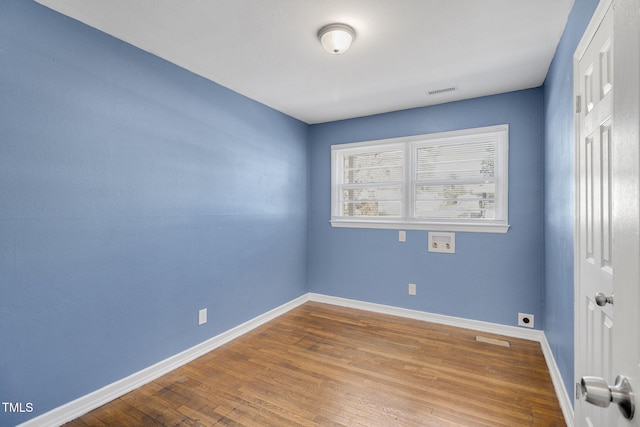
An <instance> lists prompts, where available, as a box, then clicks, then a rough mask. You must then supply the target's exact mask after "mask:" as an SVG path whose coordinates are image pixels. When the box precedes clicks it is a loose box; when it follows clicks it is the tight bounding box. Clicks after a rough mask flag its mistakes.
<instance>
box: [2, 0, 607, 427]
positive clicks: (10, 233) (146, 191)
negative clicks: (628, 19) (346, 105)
mask: <svg viewBox="0 0 640 427" xmlns="http://www.w3.org/2000/svg"><path fill="white" fill-rule="evenodd" d="M596 5H597V0H576V2H575V5H574V8H573V11H572V13H571V16H570V19H569V22H568V25H567V28H566V30H565V34H564V36H563V38H562V40H561V42H560V45H559V46H558V50H557V53H556V56H555V59H554V61H553V63H552V65H551V68H550V70H549V75H548V78H547V80H546V82H545V85H544V86H543V87H542V88H538V89H531V90H526V91H519V92H513V93H508V94H503V95H497V96H492V97H486V98H479V99H474V100H469V101H462V102H455V103H450V104H444V105H440V106H434V107H427V108H418V109H412V110H407V111H399V112H395V113H389V114H384V115H378V116H371V117H365V118H359V119H353V120H346V121H340V122H334V123H327V124H321V125H314V126H307V125H305V124H303V123H300V122H298V121H296V120H293V119H291V118H290V117H287V116H284V115H282V114H280V113H278V112H275V111H273V110H271V109H269V108H267V107H265V106H263V105H260V104H258V103H256V102H253V101H251V100H248V99H246V98H244V97H242V96H240V95H238V94H235V93H233V92H231V91H229V90H227V89H225V88H222V87H220V86H218V85H216V84H213V83H211V82H208V81H206V80H204V79H202V78H200V77H197V76H195V75H193V74H191V73H189V72H187V71H185V70H182V69H180V68H178V67H176V66H174V65H171V64H169V63H167V62H165V61H163V60H161V59H158V58H156V57H154V56H153V55H150V54H147V53H144V52H142V51H140V50H138V49H135V48H133V47H131V46H129V45H127V44H126V43H123V42H120V41H118V40H116V39H113V38H111V37H109V36H106V35H104V34H102V33H100V32H98V31H95V30H93V29H90V28H88V27H86V26H84V25H82V24H80V23H77V22H75V21H73V20H71V19H68V18H65V17H63V16H61V15H59V14H57V13H55V12H52V11H50V10H48V9H46V8H44V7H42V6H40V5H38V4H36V3H35V2H31V1H24V0H3V1H2V2H0V330H2V333H3V340H2V345H1V346H0V401H15V402H33V405H34V411H33V412H32V413H28V414H22V415H10V414H5V413H2V412H0V425H13V424H16V423H18V422H21V421H24V420H26V419H28V418H31V417H33V416H36V415H38V414H40V413H43V412H46V411H47V410H50V409H53V408H55V407H57V406H59V405H62V404H64V403H66V402H68V401H70V400H73V399H75V398H77V397H80V396H83V395H85V394H87V393H89V392H91V391H94V390H96V389H98V388H100V387H102V386H104V385H106V384H109V383H111V382H113V381H116V380H118V379H121V378H123V377H126V376H127V375H130V374H132V373H134V372H137V371H139V370H140V369H143V368H145V367H148V366H149V365H151V364H153V363H155V362H157V361H160V360H163V359H164V358H166V357H169V356H171V355H174V354H176V353H178V352H180V351H182V350H184V349H186V348H189V347H191V346H193V345H195V344H197V343H200V342H202V341H204V340H206V339H207V338H209V337H211V336H214V335H216V334H217V333H219V332H222V331H224V330H227V329H229V328H231V327H233V326H235V325H237V324H239V323H242V322H243V321H246V320H248V319H250V318H252V317H255V316H256V315H258V314H261V313H263V312H265V311H267V310H269V309H271V308H273V307H275V306H277V305H279V304H282V303H284V302H286V301H290V300H291V299H293V298H295V297H297V296H299V295H301V294H303V293H305V292H307V291H312V292H319V293H324V294H328V295H336V296H342V297H347V298H354V299H359V300H363V301H371V302H376V303H381V304H388V305H394V306H399V307H406V308H411V309H417V310H424V311H428V312H432V313H440V314H445V315H452V316H459V317H464V318H469V319H477V320H484V321H490V322H496V323H501V324H507V325H513V324H515V322H516V314H517V312H519V311H523V312H527V313H532V314H534V315H535V316H536V328H538V329H542V328H544V329H545V332H546V334H547V337H548V339H549V342H550V344H551V347H552V350H553V352H554V356H555V358H556V361H557V362H558V365H559V367H560V370H561V372H562V374H563V377H564V379H565V382H566V384H567V390H568V391H569V392H570V395H571V389H572V383H573V255H572V249H573V202H572V200H573V187H572V179H573V163H572V156H573V125H572V120H573V113H572V111H573V101H572V95H571V90H572V73H571V67H572V55H573V51H574V49H575V46H576V45H577V43H578V40H579V38H580V36H581V34H582V32H583V30H584V28H585V27H586V25H587V23H588V21H589V19H590V17H591V15H592V13H593V10H594V9H595V7H596ZM502 123H508V124H509V125H510V203H509V220H510V221H509V222H510V224H511V229H510V230H509V232H508V233H507V234H485V233H482V234H477V233H457V234H456V243H457V253H456V254H455V255H447V254H433V253H429V252H427V246H426V242H427V232H426V231H408V232H407V242H406V243H400V242H398V241H397V240H398V236H397V231H395V230H364V229H344V228H335V229H334V228H331V226H330V225H329V218H330V214H329V204H330V198H329V193H330V178H329V172H330V146H331V145H332V144H340V143H348V142H354V141H361V140H369V139H381V138H390V137H395V136H402V135H412V134H420V133H431V132H441V131H448V130H456V129H464V128H470V127H479V126H489V125H496V124H502ZM307 236H308V237H307ZM408 283H416V284H417V285H418V295H416V296H413V297H412V296H409V295H408V294H407V284H408ZM203 307H207V308H208V309H209V323H208V324H207V325H205V326H201V327H197V326H196V324H197V311H198V310H199V309H200V308H203ZM0 409H1V408H0Z"/></svg>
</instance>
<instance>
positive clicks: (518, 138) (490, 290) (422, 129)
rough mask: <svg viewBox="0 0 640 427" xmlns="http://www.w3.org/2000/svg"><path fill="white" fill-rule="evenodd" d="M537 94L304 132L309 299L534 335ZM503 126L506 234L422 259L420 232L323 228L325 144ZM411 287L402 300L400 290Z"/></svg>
mask: <svg viewBox="0 0 640 427" xmlns="http://www.w3.org/2000/svg"><path fill="white" fill-rule="evenodd" d="M542 112H543V96H542V89H540V88H538V89H531V90H526V91H519V92H512V93H507V94H503V95H497V96H491V97H485V98H478V99H473V100H469V101H461V102H454V103H449V104H444V105H438V106H433V107H426V108H417V109H412V110H406V111H399V112H394V113H389V114H383V115H377V116H371V117H364V118H358V119H352V120H345V121H340V122H333V123H327V124H320V125H314V126H312V127H311V132H310V152H311V165H310V166H311V202H310V216H309V230H310V231H309V235H310V247H309V255H310V258H309V286H310V290H311V291H312V292H317V293H321V294H327V295H334V296H339V297H345V298H353V299H356V300H362V301H369V302H374V303H380V304H387V305H393V306H398V307H405V308H409V309H416V310H423V311H427V312H431V313H438V314H444V315H450V316H457V317H464V318H468V319H475V320H482V321H488V322H496V323H501V324H506V325H515V324H517V314H518V312H524V313H530V314H534V315H535V319H536V327H537V328H542V327H543V322H542V320H543V319H542V317H543V316H542V313H543V308H542V303H543V289H544V284H543V281H544V271H543V267H544V253H543V250H544V239H543V233H544V230H543V218H542V215H543V194H542V191H543V176H542V170H543V142H544V141H543V136H544V135H543V134H544V122H543V115H542ZM503 123H506V124H509V126H510V128H509V223H510V224H511V229H510V230H509V232H508V233H506V234H492V233H456V253H455V254H453V255H452V254H436V253H431V252H428V251H427V232H426V231H407V242H406V243H400V242H398V232H397V231H396V230H371V229H349V228H332V227H331V225H330V224H329V219H330V200H331V199H330V191H331V185H330V183H331V179H330V170H331V156H330V148H331V145H332V144H342V143H348V142H356V141H364V140H373V139H383V138H390V137H397V136H407V135H416V134H422V133H434V132H442V131H450V130H457V129H466V128H474V127H481V126H490V125H498V124H503ZM409 283H415V284H416V285H417V289H418V291H417V295H416V296H409V295H408V293H407V285H408V284H409Z"/></svg>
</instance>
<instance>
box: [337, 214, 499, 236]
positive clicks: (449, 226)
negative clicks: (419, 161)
mask: <svg viewBox="0 0 640 427" xmlns="http://www.w3.org/2000/svg"><path fill="white" fill-rule="evenodd" d="M331 226H332V227H339V228H377V229H392V230H432V231H460V232H469V233H506V232H507V231H509V227H510V225H508V224H500V223H491V224H486V223H485V224H461V223H452V222H429V223H426V222H413V221H397V220H396V221H393V220H389V221H380V220H376V219H370V220H368V219H364V220H363V219H358V220H356V221H354V220H351V219H342V218H340V219H332V220H331Z"/></svg>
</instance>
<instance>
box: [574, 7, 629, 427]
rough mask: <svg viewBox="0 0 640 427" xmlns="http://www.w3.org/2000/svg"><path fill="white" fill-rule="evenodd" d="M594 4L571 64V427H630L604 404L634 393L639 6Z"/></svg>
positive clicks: (614, 406) (611, 406)
mask: <svg viewBox="0 0 640 427" xmlns="http://www.w3.org/2000/svg"><path fill="white" fill-rule="evenodd" d="M600 3H601V4H600V5H599V7H598V9H597V10H596V13H595V15H594V19H593V21H592V22H591V23H590V25H589V27H588V28H587V31H586V33H585V35H584V37H583V40H582V41H581V43H580V45H579V47H578V50H577V51H576V60H575V64H574V87H575V89H574V91H575V94H576V101H577V102H576V107H577V110H578V112H577V114H576V128H575V129H576V131H575V132H576V146H575V156H576V186H575V196H576V236H575V237H576V247H575V266H576V269H575V282H576V288H575V315H576V317H575V331H576V332H575V333H576V342H575V376H576V381H577V384H576V385H577V392H576V401H575V424H576V426H580V427H581V426H594V427H599V426H601V427H612V426H618V425H620V426H623V425H624V426H629V425H631V426H640V410H638V411H637V412H638V413H637V414H635V415H634V416H633V418H632V419H631V420H629V419H627V418H626V417H625V416H624V415H623V413H622V412H623V411H621V410H619V407H618V405H617V404H615V403H611V404H609V402H608V401H606V400H607V399H609V397H610V394H611V390H609V388H608V387H607V386H614V387H615V384H616V379H617V376H618V375H622V376H625V377H627V378H628V380H629V384H630V387H631V388H632V389H635V390H636V392H640V314H639V311H640V197H639V195H640V193H639V190H640V185H639V184H640V182H639V181H640V177H639V167H640V147H639V145H640V132H639V128H640V109H639V105H640V0H602V1H601V2H600ZM597 294H601V295H600V296H599V297H596V295H597ZM607 297H610V298H607ZM589 377H592V378H589ZM593 377H600V378H602V379H603V380H604V381H603V382H598V381H597V380H596V379H595V378H593ZM583 378H584V379H585V380H586V381H585V384H586V387H581V384H580V383H581V382H582V381H581V380H582V379H583ZM604 382H606V383H604ZM603 384H604V386H603ZM585 389H586V391H587V393H584V391H585ZM578 390H579V391H580V392H578ZM613 391H614V393H613V395H614V396H615V400H617V399H618V398H621V396H620V395H621V394H624V393H618V392H617V390H616V389H615V388H614V390H613ZM604 392H606V399H605V393H604ZM587 398H588V400H590V401H594V402H596V403H600V405H601V406H596V405H594V404H592V403H589V402H587ZM630 400H631V402H632V403H633V404H635V403H636V399H635V398H634V397H633V395H632V396H631V399H630ZM639 402H640V401H639ZM606 405H608V406H607V407H604V406H606ZM626 409H627V411H629V409H630V407H629V405H627V407H626Z"/></svg>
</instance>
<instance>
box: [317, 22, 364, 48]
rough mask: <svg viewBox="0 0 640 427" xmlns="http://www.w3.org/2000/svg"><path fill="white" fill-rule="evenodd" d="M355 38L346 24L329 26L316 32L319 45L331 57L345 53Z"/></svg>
mask: <svg viewBox="0 0 640 427" xmlns="http://www.w3.org/2000/svg"><path fill="white" fill-rule="evenodd" d="M355 36H356V32H355V31H354V30H353V28H351V27H350V26H348V25H346V24H329V25H327V26H325V27H322V28H321V29H320V31H318V38H319V39H320V43H322V46H323V47H324V49H325V50H326V51H327V52H329V53H331V54H333V55H339V54H341V53H344V52H346V51H347V49H349V46H351V42H352V41H353V39H354V38H355Z"/></svg>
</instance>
